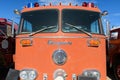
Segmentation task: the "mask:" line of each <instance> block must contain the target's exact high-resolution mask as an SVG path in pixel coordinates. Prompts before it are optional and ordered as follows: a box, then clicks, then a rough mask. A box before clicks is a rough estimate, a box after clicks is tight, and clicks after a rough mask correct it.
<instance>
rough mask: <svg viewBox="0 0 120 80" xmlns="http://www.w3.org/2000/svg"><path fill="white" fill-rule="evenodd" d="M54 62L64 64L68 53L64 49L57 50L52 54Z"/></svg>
mask: <svg viewBox="0 0 120 80" xmlns="http://www.w3.org/2000/svg"><path fill="white" fill-rule="evenodd" d="M52 59H53V62H54V63H55V64H57V65H63V64H65V62H66V61H67V54H66V52H65V51H64V50H61V49H59V50H55V51H54V52H53V55H52Z"/></svg>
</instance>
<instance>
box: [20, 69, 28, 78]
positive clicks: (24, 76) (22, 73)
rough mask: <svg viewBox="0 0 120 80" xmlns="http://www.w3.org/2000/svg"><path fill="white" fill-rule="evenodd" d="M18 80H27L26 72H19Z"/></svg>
mask: <svg viewBox="0 0 120 80" xmlns="http://www.w3.org/2000/svg"><path fill="white" fill-rule="evenodd" d="M20 78H21V79H22V80H25V79H27V78H28V76H27V72H26V71H21V72H20Z"/></svg>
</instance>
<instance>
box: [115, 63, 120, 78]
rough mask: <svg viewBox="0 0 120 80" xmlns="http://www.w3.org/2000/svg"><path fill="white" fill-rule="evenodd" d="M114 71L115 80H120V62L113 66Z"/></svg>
mask: <svg viewBox="0 0 120 80" xmlns="http://www.w3.org/2000/svg"><path fill="white" fill-rule="evenodd" d="M113 70H114V71H113V72H114V77H115V80H120V62H116V63H114V64H113Z"/></svg>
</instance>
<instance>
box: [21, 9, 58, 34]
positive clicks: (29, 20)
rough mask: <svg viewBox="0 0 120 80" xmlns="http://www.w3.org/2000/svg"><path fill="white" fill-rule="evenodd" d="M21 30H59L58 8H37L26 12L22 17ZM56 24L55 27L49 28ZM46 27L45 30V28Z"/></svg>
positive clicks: (24, 31) (26, 31) (25, 31)
mask: <svg viewBox="0 0 120 80" xmlns="http://www.w3.org/2000/svg"><path fill="white" fill-rule="evenodd" d="M21 26H22V29H21V32H22V33H31V32H36V31H37V32H38V31H39V30H42V31H40V32H41V33H42V32H57V31H58V10H37V11H32V12H26V13H23V14H22V17H21ZM50 26H54V28H49V27H50ZM43 29H44V30H43Z"/></svg>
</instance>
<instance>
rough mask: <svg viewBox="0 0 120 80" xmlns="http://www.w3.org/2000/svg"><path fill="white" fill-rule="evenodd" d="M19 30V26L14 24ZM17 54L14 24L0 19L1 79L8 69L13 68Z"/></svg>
mask: <svg viewBox="0 0 120 80" xmlns="http://www.w3.org/2000/svg"><path fill="white" fill-rule="evenodd" d="M14 26H15V29H14V30H17V24H14ZM14 53H15V37H14V36H13V35H12V22H11V21H9V20H7V19H5V18H0V78H1V76H3V75H2V74H4V73H6V72H5V71H7V69H9V68H13V64H14V62H13V54H14Z"/></svg>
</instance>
